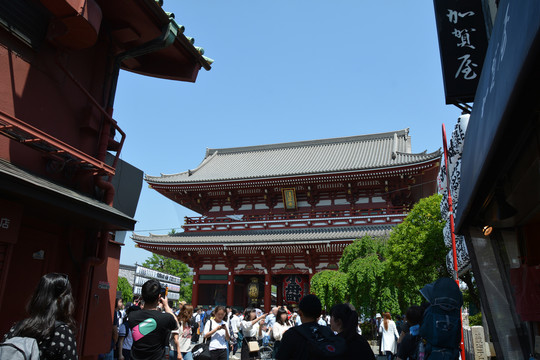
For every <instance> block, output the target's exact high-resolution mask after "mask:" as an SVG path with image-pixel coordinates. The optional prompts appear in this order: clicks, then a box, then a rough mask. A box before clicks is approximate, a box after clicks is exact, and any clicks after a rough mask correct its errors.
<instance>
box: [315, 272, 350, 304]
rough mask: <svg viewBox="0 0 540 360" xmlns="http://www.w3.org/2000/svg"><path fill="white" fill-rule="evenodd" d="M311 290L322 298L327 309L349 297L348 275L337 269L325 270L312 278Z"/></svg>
mask: <svg viewBox="0 0 540 360" xmlns="http://www.w3.org/2000/svg"><path fill="white" fill-rule="evenodd" d="M310 285H311V292H312V293H313V294H315V295H317V297H318V298H319V299H320V300H321V303H322V306H323V309H326V310H327V311H328V310H330V308H331V307H332V306H333V305H335V304H338V303H342V302H344V301H345V300H346V299H347V295H348V291H347V275H346V274H344V273H342V272H340V271H336V270H323V271H321V272H318V273H316V274H315V275H313V276H312V278H311V284H310Z"/></svg>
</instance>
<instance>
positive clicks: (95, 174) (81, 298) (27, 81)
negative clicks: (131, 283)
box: [0, 0, 210, 359]
mask: <svg viewBox="0 0 540 360" xmlns="http://www.w3.org/2000/svg"><path fill="white" fill-rule="evenodd" d="M0 45H1V46H0V313H1V314H2V322H1V323H0V333H1V334H4V333H6V332H7V330H8V329H9V328H10V327H11V326H12V324H13V323H14V322H16V321H19V320H21V319H23V318H24V317H26V316H27V315H26V312H25V303H26V301H27V300H28V299H29V297H30V296H31V294H32V292H33V290H34V288H35V286H36V285H37V283H38V280H39V279H40V277H41V276H42V275H43V274H45V273H48V272H61V273H66V274H67V275H68V276H69V279H70V281H71V284H72V286H73V292H74V296H75V300H76V309H77V311H76V314H75V315H76V320H77V324H78V327H79V328H78V329H77V344H78V346H79V349H78V352H79V357H80V358H84V359H86V358H97V355H98V354H100V353H106V352H108V351H109V347H110V340H111V328H112V316H113V308H114V305H113V304H114V298H115V296H116V283H117V278H118V267H119V258H120V245H121V244H119V243H118V242H116V241H115V238H114V233H115V231H117V230H124V231H125V230H130V229H133V227H134V224H135V220H134V219H133V218H132V216H133V214H134V210H135V209H134V208H133V209H131V210H132V211H131V210H130V211H131V212H132V214H131V215H129V214H127V213H125V212H124V211H125V210H123V209H122V210H121V208H120V207H121V206H122V205H118V206H117V205H116V204H114V199H115V190H117V189H115V186H114V185H113V183H116V181H117V180H118V179H115V178H114V176H115V174H116V173H117V172H118V171H119V168H120V167H124V165H125V163H124V162H122V161H121V160H119V155H120V152H121V150H122V146H123V144H124V139H125V136H126V134H125V133H124V132H123V131H122V130H121V128H120V126H119V124H118V122H117V121H116V120H115V119H114V118H113V116H112V113H113V110H112V109H113V103H114V95H115V91H116V83H117V80H118V73H119V70H120V69H125V70H128V71H133V72H137V73H140V74H144V75H149V76H155V77H162V78H168V79H172V80H179V81H190V82H194V81H195V79H196V77H197V74H198V72H199V70H200V69H201V67H204V68H205V69H207V70H209V69H210V64H209V62H208V61H207V59H205V58H204V57H203V56H202V55H201V54H200V53H199V51H198V50H197V49H196V48H195V47H194V46H193V45H192V44H191V43H190V41H189V40H188V39H187V38H186V37H185V36H184V35H183V27H182V26H180V25H178V24H177V23H176V22H175V20H174V19H173V17H172V16H171V15H170V14H167V13H166V12H165V11H164V10H163V9H162V8H161V6H160V4H159V2H156V1H154V0H115V1H109V0H69V1H68V0H17V1H4V2H2V3H1V4H0ZM120 165H121V166H120ZM126 166H127V165H126ZM141 177H142V175H141ZM139 191H140V190H139ZM133 196H135V197H137V198H138V192H137V193H136V194H133ZM113 205H114V206H113Z"/></svg>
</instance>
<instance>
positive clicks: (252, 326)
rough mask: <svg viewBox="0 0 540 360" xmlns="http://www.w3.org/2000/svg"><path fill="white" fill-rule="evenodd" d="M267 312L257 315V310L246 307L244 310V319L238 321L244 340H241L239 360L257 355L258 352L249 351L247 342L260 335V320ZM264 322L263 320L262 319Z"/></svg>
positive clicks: (256, 338) (245, 359) (247, 359)
mask: <svg viewBox="0 0 540 360" xmlns="http://www.w3.org/2000/svg"><path fill="white" fill-rule="evenodd" d="M266 315H267V314H262V315H261V316H259V317H257V311H256V310H255V309H254V308H252V307H248V308H246V310H244V319H243V320H242V321H241V323H240V330H242V334H244V340H242V352H241V353H240V358H241V360H249V359H252V358H254V357H256V356H257V355H258V352H250V351H249V345H248V344H249V342H250V341H258V339H259V337H260V336H261V330H262V329H261V325H262V324H261V320H264V319H265V318H266ZM263 323H264V321H263Z"/></svg>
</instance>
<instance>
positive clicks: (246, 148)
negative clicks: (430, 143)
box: [206, 128, 409, 156]
mask: <svg viewBox="0 0 540 360" xmlns="http://www.w3.org/2000/svg"><path fill="white" fill-rule="evenodd" d="M394 134H396V135H397V136H398V137H405V139H407V138H408V136H409V128H405V129H402V130H397V131H388V132H384V133H375V134H367V135H353V136H343V137H336V138H327V139H317V140H303V141H293V142H284V143H275V144H266V145H252V146H239V147H231V148H221V149H211V148H207V149H206V156H209V155H210V154H214V153H216V152H219V153H220V154H222V155H223V154H234V153H243V152H253V151H265V150H276V149H287V148H295V147H307V146H321V145H331V144H339V143H348V142H359V141H369V140H377V139H384V138H393V137H394Z"/></svg>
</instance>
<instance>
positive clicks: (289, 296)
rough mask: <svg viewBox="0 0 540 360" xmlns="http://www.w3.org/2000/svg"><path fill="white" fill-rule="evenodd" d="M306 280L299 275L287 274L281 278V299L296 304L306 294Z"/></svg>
mask: <svg viewBox="0 0 540 360" xmlns="http://www.w3.org/2000/svg"><path fill="white" fill-rule="evenodd" d="M308 285H309V284H308V281H307V280H306V279H305V277H303V276H301V275H287V276H285V278H284V279H283V301H284V302H285V303H287V304H298V303H299V302H300V300H302V298H303V297H304V296H305V295H307V294H308Z"/></svg>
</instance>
